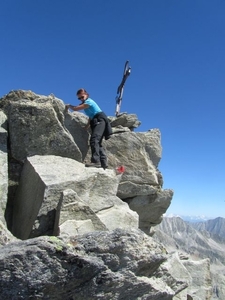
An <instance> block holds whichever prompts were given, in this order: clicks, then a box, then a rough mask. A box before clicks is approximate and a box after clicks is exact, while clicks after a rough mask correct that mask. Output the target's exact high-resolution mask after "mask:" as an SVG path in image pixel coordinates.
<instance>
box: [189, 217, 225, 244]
mask: <svg viewBox="0 0 225 300" xmlns="http://www.w3.org/2000/svg"><path fill="white" fill-rule="evenodd" d="M191 226H193V227H194V228H195V229H197V230H198V231H201V232H202V231H207V232H209V233H210V235H211V237H212V238H213V239H215V240H216V241H220V242H224V243H225V219H224V218H221V217H218V218H216V219H213V220H207V221H206V222H197V223H193V224H191Z"/></svg>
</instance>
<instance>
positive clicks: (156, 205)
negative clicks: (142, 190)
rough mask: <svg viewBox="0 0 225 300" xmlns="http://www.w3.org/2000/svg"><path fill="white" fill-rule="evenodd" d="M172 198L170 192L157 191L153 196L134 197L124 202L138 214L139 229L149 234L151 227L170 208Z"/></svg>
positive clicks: (158, 221)
mask: <svg viewBox="0 0 225 300" xmlns="http://www.w3.org/2000/svg"><path fill="white" fill-rule="evenodd" d="M172 197H173V191H172V190H159V191H158V192H157V193H156V194H154V195H147V196H136V197H133V198H131V199H126V202H127V203H128V204H129V207H130V208H131V209H132V210H134V211H136V212H137V213H138V215H139V228H140V229H142V230H143V231H144V232H145V233H149V231H150V228H151V226H155V225H157V224H159V223H160V222H161V221H162V216H163V214H164V213H165V212H166V211H167V209H168V207H169V206H170V203H171V200H172Z"/></svg>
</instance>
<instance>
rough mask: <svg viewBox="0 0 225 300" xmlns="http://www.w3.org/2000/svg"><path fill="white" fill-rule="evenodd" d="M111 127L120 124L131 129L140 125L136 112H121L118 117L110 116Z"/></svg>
mask: <svg viewBox="0 0 225 300" xmlns="http://www.w3.org/2000/svg"><path fill="white" fill-rule="evenodd" d="M109 119H110V121H111V122H110V123H111V126H112V127H117V126H122V127H128V128H129V129H131V130H133V129H134V128H137V127H138V126H140V125H141V122H140V121H139V120H138V118H137V115H136V114H127V113H121V114H120V115H119V116H118V117H110V118H109Z"/></svg>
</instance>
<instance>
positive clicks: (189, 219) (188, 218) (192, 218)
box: [165, 214, 212, 223]
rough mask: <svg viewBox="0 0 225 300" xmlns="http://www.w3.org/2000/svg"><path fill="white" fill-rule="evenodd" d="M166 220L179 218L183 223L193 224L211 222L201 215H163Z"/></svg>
mask: <svg viewBox="0 0 225 300" xmlns="http://www.w3.org/2000/svg"><path fill="white" fill-rule="evenodd" d="M165 217H166V218H174V217H179V218H181V219H182V220H184V221H187V222H191V223H195V222H204V221H208V220H211V219H212V218H209V217H207V216H204V215H201V216H183V215H176V214H168V215H165Z"/></svg>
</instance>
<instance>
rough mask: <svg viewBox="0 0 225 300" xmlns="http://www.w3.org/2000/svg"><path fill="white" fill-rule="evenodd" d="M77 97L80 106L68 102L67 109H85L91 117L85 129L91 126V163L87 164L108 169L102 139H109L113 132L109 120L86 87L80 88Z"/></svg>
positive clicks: (87, 165)
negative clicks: (90, 96)
mask: <svg viewBox="0 0 225 300" xmlns="http://www.w3.org/2000/svg"><path fill="white" fill-rule="evenodd" d="M77 97H78V99H79V100H80V101H81V104H80V105H78V106H73V105H70V104H67V105H66V109H67V110H68V109H69V108H70V109H72V110H74V111H78V110H84V112H85V114H86V115H87V116H88V117H89V119H88V123H87V125H86V126H85V129H88V128H89V127H91V137H90V146H91V163H90V164H86V165H85V166H86V167H96V168H101V167H102V168H104V169H106V168H108V163H107V156H106V153H105V150H104V148H103V146H102V139H103V137H105V139H106V140H107V139H109V138H110V135H111V134H112V128H111V126H110V123H109V120H108V118H107V116H106V115H105V113H104V112H103V111H102V110H101V108H100V107H99V106H98V104H97V103H96V102H95V101H94V100H92V99H91V98H89V94H88V92H87V91H86V90H85V89H79V90H78V91H77Z"/></svg>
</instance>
